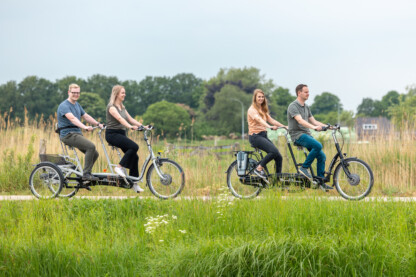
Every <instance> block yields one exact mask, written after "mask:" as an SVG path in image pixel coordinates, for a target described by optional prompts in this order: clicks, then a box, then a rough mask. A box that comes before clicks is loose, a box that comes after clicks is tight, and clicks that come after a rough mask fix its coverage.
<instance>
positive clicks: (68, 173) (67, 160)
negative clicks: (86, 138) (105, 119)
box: [29, 125, 185, 199]
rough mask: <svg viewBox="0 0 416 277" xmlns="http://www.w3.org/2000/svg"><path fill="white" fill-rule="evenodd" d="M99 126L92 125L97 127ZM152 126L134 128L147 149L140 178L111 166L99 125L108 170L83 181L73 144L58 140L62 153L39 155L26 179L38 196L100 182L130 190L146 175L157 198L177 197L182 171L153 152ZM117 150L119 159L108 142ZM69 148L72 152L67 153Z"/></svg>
mask: <svg viewBox="0 0 416 277" xmlns="http://www.w3.org/2000/svg"><path fill="white" fill-rule="evenodd" d="M96 128H99V127H94V128H93V129H96ZM153 128H154V127H153V126H151V125H149V127H148V128H147V129H146V128H143V127H139V129H138V130H137V131H143V139H144V141H145V143H146V146H147V150H148V152H149V154H148V156H147V158H146V160H145V161H144V163H143V165H142V167H141V170H140V175H139V177H133V176H128V175H127V174H126V177H122V176H120V175H118V174H115V173H114V170H113V167H115V166H116V164H113V163H111V160H110V157H109V155H108V152H107V149H106V147H105V145H104V141H103V138H102V131H103V130H105V127H104V128H102V129H101V128H100V130H99V131H98V136H99V139H100V142H101V147H102V148H103V150H104V155H105V157H106V161H107V164H108V168H109V169H110V171H111V172H108V173H107V172H103V173H101V172H100V173H92V174H91V175H92V176H94V177H96V178H94V179H97V180H83V179H82V176H83V169H82V165H81V162H80V159H79V157H78V155H77V152H76V150H75V148H74V147H71V146H68V145H66V144H65V143H63V142H62V140H60V144H61V148H62V154H40V159H41V162H40V163H38V164H37V165H35V168H34V169H33V171H32V173H31V174H30V178H29V186H30V190H31V191H32V193H33V195H34V196H35V197H37V198H41V199H49V198H55V197H68V198H69V197H72V196H74V195H75V194H76V193H77V192H78V191H79V189H87V190H91V188H90V187H91V186H97V185H103V186H113V187H120V188H125V189H131V188H132V187H133V184H134V183H135V182H143V180H144V177H145V175H146V185H147V186H148V187H149V189H150V191H151V192H152V193H153V194H154V195H155V196H156V197H158V198H160V199H169V198H175V197H177V196H178V195H179V194H180V193H181V192H182V190H183V188H184V186H185V174H184V171H183V170H182V168H181V166H180V165H179V164H178V163H176V162H175V161H173V160H171V159H167V158H162V157H161V152H158V153H157V155H155V154H154V152H153V149H152V130H153ZM110 147H111V148H112V149H113V150H114V151H116V152H117V155H118V157H119V159H120V160H121V158H122V156H121V153H120V149H119V148H117V147H115V146H112V145H110ZM70 151H73V154H72V155H70V154H69V153H70Z"/></svg>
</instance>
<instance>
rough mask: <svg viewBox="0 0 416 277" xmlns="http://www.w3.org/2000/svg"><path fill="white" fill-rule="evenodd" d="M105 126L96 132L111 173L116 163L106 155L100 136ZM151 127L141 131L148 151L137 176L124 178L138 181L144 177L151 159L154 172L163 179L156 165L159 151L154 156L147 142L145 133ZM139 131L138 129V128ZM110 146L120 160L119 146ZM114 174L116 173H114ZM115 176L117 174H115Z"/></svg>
mask: <svg viewBox="0 0 416 277" xmlns="http://www.w3.org/2000/svg"><path fill="white" fill-rule="evenodd" d="M105 129H106V128H105V127H104V128H103V129H100V131H99V132H98V137H99V138H100V142H101V147H102V148H103V150H104V155H105V157H106V159H107V164H108V167H109V168H110V170H111V173H112V174H114V171H113V167H115V166H117V165H116V164H113V163H111V161H110V157H109V155H108V152H107V149H106V147H105V144H104V140H103V138H102V135H101V133H102V130H105ZM152 129H153V127H151V128H150V129H145V130H144V132H143V137H144V138H143V139H144V141H145V142H146V146H147V149H148V151H149V155H148V156H147V157H146V159H145V161H144V163H143V165H142V168H141V170H140V174H139V177H133V176H126V178H128V179H130V180H131V181H133V182H140V181H141V180H142V179H143V177H144V174H145V171H146V168H147V166H148V165H149V162H150V161H152V163H153V164H154V166H155V169H156V172H157V174H158V175H159V177H160V178H162V179H163V180H164V179H165V177H164V175H163V173H162V172H161V171H160V168H159V166H158V163H157V162H158V159H159V156H160V152H158V154H159V155H158V156H156V155H155V154H154V152H153V148H152V145H151V143H150V142H149V139H148V137H147V134H148V132H149V131H150V130H152ZM139 131H140V130H139ZM111 147H112V148H113V150H115V151H116V152H117V155H118V157H119V158H120V160H121V159H122V157H121V153H120V150H119V148H117V147H115V146H111ZM96 175H102V173H98V174H96ZM114 175H116V174H114ZM116 176H117V175H116Z"/></svg>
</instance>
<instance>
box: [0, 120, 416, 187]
mask: <svg viewBox="0 0 416 277" xmlns="http://www.w3.org/2000/svg"><path fill="white" fill-rule="evenodd" d="M54 123H55V119H53V118H50V119H49V120H48V121H47V123H46V122H45V121H43V120H42V119H40V120H34V121H33V122H32V121H30V120H29V119H28V118H27V117H26V118H25V119H24V120H23V126H22V127H20V126H21V125H22V122H20V120H17V121H14V122H10V120H9V119H8V117H7V115H4V116H3V117H2V118H0V153H2V155H3V158H2V159H1V161H0V168H2V170H1V172H0V192H2V193H30V192H29V190H28V187H27V186H28V184H27V183H28V178H29V174H30V169H31V165H32V164H36V163H38V162H39V159H38V155H37V153H38V151H39V142H40V140H41V139H44V140H46V141H47V153H61V146H60V144H59V138H58V135H57V134H55V133H54V131H53V125H54ZM84 135H85V136H86V137H87V138H88V139H90V140H92V141H93V142H94V143H95V145H96V146H97V150H98V152H99V153H100V157H99V159H98V161H97V162H96V164H95V166H94V169H93V170H94V171H96V172H97V171H98V172H102V171H104V170H107V171H108V170H109V168H108V166H107V163H106V160H105V158H104V152H103V150H102V148H101V145H100V141H99V139H98V135H97V132H96V131H95V132H94V133H84ZM129 136H130V137H131V138H132V139H133V140H135V141H137V142H138V143H139V146H140V150H139V156H140V161H139V165H140V166H141V165H142V163H143V161H144V160H145V158H146V156H147V154H148V153H147V148H146V145H145V144H144V142H143V137H142V134H141V133H139V132H130V133H129ZM322 141H323V143H324V151H325V153H326V156H327V162H326V164H327V166H328V165H329V163H330V160H331V159H332V157H333V156H334V154H335V148H334V145H333V142H332V140H322ZM235 142H238V143H240V144H241V140H237V141H235ZM171 143H182V144H184V143H185V140H182V141H179V140H176V141H173V142H171ZM188 143H189V142H188ZM190 143H191V144H192V145H196V144H199V143H198V142H195V141H192V142H190ZM200 143H201V144H202V143H204V144H206V143H207V142H200ZM232 143H233V142H232V141H230V140H227V141H223V142H222V141H218V142H217V144H218V145H223V144H228V145H230V144H232ZM275 143H276V145H277V146H278V148H279V150H280V152H281V153H282V155H283V157H284V160H283V171H284V172H294V170H295V169H294V167H293V165H292V161H291V158H290V154H289V152H288V149H287V146H286V144H285V140H284V138H283V137H280V138H279V140H278V141H276V142H275ZM153 145H154V150H155V152H157V151H158V150H161V151H163V153H162V156H166V157H169V158H172V159H174V160H175V161H177V162H178V163H179V164H180V165H181V166H182V168H183V169H184V171H185V175H186V187H185V190H184V192H183V195H216V194H217V193H218V191H219V189H220V188H222V187H224V186H226V184H225V171H226V170H227V168H228V166H229V164H230V163H231V162H232V161H233V160H234V159H235V157H234V156H233V155H231V154H230V155H210V154H207V153H204V152H202V153H200V154H195V153H194V154H193V153H191V152H190V151H189V150H173V151H167V149H169V147H168V142H167V141H166V140H163V139H160V138H159V137H154V138H153ZM106 146H107V145H106ZM415 146H416V145H415V142H414V137H413V135H412V134H411V133H407V134H401V136H400V137H398V136H397V135H396V133H395V132H394V131H392V132H391V134H389V135H386V136H377V137H375V138H372V139H369V140H368V143H360V142H358V141H349V142H346V144H345V145H344V149H343V151H344V152H346V153H348V155H350V156H357V157H358V158H360V159H362V160H364V161H365V162H367V163H368V164H369V165H370V166H371V168H372V170H373V172H374V178H375V184H374V188H373V190H372V195H416V170H415V168H416V166H415V165H416V151H415V150H416V149H415ZM241 147H242V149H246V150H249V149H251V147H250V146H249V143H248V141H247V140H246V141H245V142H244V143H243V144H241ZM107 151H110V148H109V147H108V146H107ZM295 153H296V157H297V160H298V162H300V161H303V160H304V156H303V153H302V152H300V151H297V150H295ZM78 154H79V157H80V158H81V159H82V163H83V158H84V155H83V154H82V153H80V152H78ZM110 154H111V159H112V160H113V162H116V161H117V159H118V158H117V156H116V155H115V153H111V151H110ZM272 163H273V162H272ZM9 167H13V168H15V169H16V170H7V169H8V168H9ZM19 168H22V170H18V169H19ZM270 168H273V165H271V167H270ZM80 193H81V194H82V193H84V192H83V191H81V192H80ZM86 193H88V194H89V195H91V194H92V193H91V192H86ZM93 193H94V194H97V195H100V194H118V195H132V192H130V191H127V190H122V189H119V188H108V187H96V188H94V189H93ZM148 194H149V193H148V192H146V193H145V194H144V195H148ZM330 194H333V195H336V192H331V193H330Z"/></svg>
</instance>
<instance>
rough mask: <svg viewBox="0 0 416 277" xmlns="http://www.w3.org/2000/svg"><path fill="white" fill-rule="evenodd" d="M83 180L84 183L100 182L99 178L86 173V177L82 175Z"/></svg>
mask: <svg viewBox="0 0 416 277" xmlns="http://www.w3.org/2000/svg"><path fill="white" fill-rule="evenodd" d="M82 180H83V181H98V180H99V179H98V177H95V176H93V175H91V173H89V172H86V173H84V175H82Z"/></svg>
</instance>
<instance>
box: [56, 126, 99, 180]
mask: <svg viewBox="0 0 416 277" xmlns="http://www.w3.org/2000/svg"><path fill="white" fill-rule="evenodd" d="M61 140H62V142H63V143H65V144H66V145H69V146H72V147H75V148H78V149H79V150H80V151H81V152H82V153H84V154H85V165H84V170H83V171H84V172H83V173H84V174H85V173H91V170H92V166H93V165H94V163H95V161H96V160H97V159H98V152H97V150H95V145H94V143H92V142H91V141H89V140H88V139H86V138H85V137H84V136H83V135H82V134H79V133H69V134H68V135H66V136H65V137H63V138H61Z"/></svg>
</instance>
